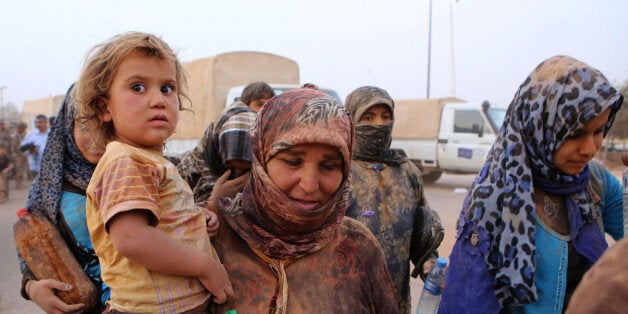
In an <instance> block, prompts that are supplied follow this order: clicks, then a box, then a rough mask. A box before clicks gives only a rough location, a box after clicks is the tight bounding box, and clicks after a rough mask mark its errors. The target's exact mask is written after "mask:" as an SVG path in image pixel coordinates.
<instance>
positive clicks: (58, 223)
mask: <svg viewBox="0 0 628 314" xmlns="http://www.w3.org/2000/svg"><path fill="white" fill-rule="evenodd" d="M72 87H73V86H71V87H70V89H69V90H68V92H67V94H66V97H65V99H64V100H63V104H62V105H61V108H60V110H59V113H58V114H57V117H56V119H55V122H54V124H53V125H52V127H51V129H50V134H49V136H48V142H47V143H46V150H45V152H44V155H43V159H42V170H41V171H40V172H39V174H38V175H37V176H36V177H35V180H34V181H33V184H32V185H31V187H30V190H29V192H28V199H27V201H26V207H27V208H28V209H29V210H30V211H31V212H33V213H34V212H42V213H44V214H45V215H46V217H48V219H49V220H50V221H51V222H52V223H53V224H54V225H55V227H56V228H57V229H58V230H59V232H60V233H61V235H62V236H63V238H64V239H65V241H66V243H68V245H69V247H70V249H71V250H72V252H73V253H74V255H75V256H76V257H77V260H78V261H79V263H80V264H81V266H82V267H83V269H84V270H87V269H95V268H98V267H99V266H98V257H97V256H96V253H95V252H94V250H93V248H92V246H91V243H89V244H88V243H81V242H78V241H77V240H76V239H75V237H74V234H73V233H74V232H75V228H77V227H76V226H74V227H73V226H68V224H67V222H66V221H65V219H64V217H63V214H62V209H61V204H62V198H63V194H64V189H65V188H66V186H70V185H71V186H72V189H73V190H79V191H83V192H84V191H85V189H86V188H87V184H88V183H89V179H90V178H91V176H92V173H93V171H94V168H95V167H96V165H94V164H92V163H90V162H89V161H88V160H87V159H85V157H83V154H81V152H80V151H79V149H78V147H76V144H75V142H74V123H75V121H74V119H75V117H76V114H77V113H76V107H75V106H74V102H73V101H72V100H71V98H70V94H71V90H72ZM64 182H65V183H64ZM74 210H76V211H82V212H84V211H85V207H81V208H80V209H79V208H77V209H74ZM86 226H87V222H86V221H85V220H83V221H82V227H81V226H79V227H78V228H79V229H81V228H87V227H86ZM18 257H19V255H18ZM19 260H20V270H21V271H22V273H23V274H24V275H25V276H31V275H30V269H29V268H28V265H26V263H25V262H24V260H23V259H22V258H21V257H19ZM87 273H88V275H90V278H91V279H92V281H93V282H94V284H95V285H96V287H102V280H101V279H100V276H99V275H98V274H97V272H96V271H90V272H87ZM102 288H104V287H102ZM106 291H107V289H106V288H105V289H102V290H101V293H103V294H104V293H106Z"/></svg>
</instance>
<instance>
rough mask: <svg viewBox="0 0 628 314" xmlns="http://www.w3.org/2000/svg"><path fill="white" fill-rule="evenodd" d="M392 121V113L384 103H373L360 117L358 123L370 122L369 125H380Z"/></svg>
mask: <svg viewBox="0 0 628 314" xmlns="http://www.w3.org/2000/svg"><path fill="white" fill-rule="evenodd" d="M391 122H392V113H391V112H390V109H389V108H388V106H386V105H375V106H372V107H371V108H369V109H368V110H367V111H366V112H364V113H363V114H362V116H361V117H360V121H359V122H358V125H362V124H370V125H382V124H389V123H391Z"/></svg>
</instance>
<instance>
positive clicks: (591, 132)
mask: <svg viewBox="0 0 628 314" xmlns="http://www.w3.org/2000/svg"><path fill="white" fill-rule="evenodd" d="M610 113H611V109H610V108H608V109H606V110H605V111H604V112H602V113H601V114H600V115H599V116H597V117H595V119H593V120H591V121H590V122H589V123H587V124H586V125H585V126H584V128H582V129H580V130H578V131H576V133H575V134H574V135H572V136H570V137H568V138H567V139H566V140H565V142H564V143H563V145H561V146H560V148H559V149H558V150H557V151H556V152H555V153H554V156H553V158H554V165H555V166H556V168H558V169H560V170H561V171H562V172H564V173H566V174H570V175H576V174H579V173H580V172H582V170H584V167H585V166H586V165H587V163H588V162H589V161H590V160H591V159H593V157H594V156H595V154H596V153H597V151H598V150H599V149H600V147H602V141H603V140H604V127H605V126H606V122H607V121H608V117H609V115H610Z"/></svg>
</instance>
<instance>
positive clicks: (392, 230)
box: [345, 86, 444, 313]
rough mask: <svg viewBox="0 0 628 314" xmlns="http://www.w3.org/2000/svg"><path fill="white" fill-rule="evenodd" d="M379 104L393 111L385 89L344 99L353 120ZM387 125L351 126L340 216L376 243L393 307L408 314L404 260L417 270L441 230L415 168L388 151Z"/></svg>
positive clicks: (362, 91) (367, 88) (364, 91)
mask: <svg viewBox="0 0 628 314" xmlns="http://www.w3.org/2000/svg"><path fill="white" fill-rule="evenodd" d="M379 104H384V105H386V106H388V108H389V109H390V111H391V113H392V112H393V110H394V109H393V108H394V103H393V100H392V99H391V98H390V96H389V95H388V93H387V92H386V91H384V90H382V89H380V88H378V87H372V86H364V87H360V88H358V89H356V90H355V91H353V92H351V94H349V96H348V97H347V101H346V102H345V105H346V107H347V109H348V110H349V112H350V113H351V117H352V119H353V122H354V123H355V124H358V123H359V121H360V118H361V117H362V115H363V114H364V113H365V112H366V111H367V110H368V109H369V108H371V107H373V106H375V105H379ZM392 128H393V123H389V124H387V125H366V124H364V125H357V126H356V128H355V129H356V131H355V138H356V147H355V155H354V159H356V161H354V162H353V164H352V166H351V178H352V185H351V194H350V197H349V206H348V208H347V212H346V215H347V216H349V217H352V218H355V219H357V220H358V221H360V222H362V223H363V224H364V225H366V227H367V228H368V229H369V230H370V231H371V232H372V233H373V234H374V235H375V237H376V238H377V240H378V241H379V243H380V244H381V246H382V249H383V250H384V255H385V256H386V264H387V266H388V271H389V272H390V275H391V277H392V280H393V282H394V283H395V288H396V289H395V290H396V296H397V301H398V302H399V310H400V312H401V313H409V312H410V263H409V262H410V261H412V262H413V263H414V265H415V267H418V268H421V269H422V267H423V262H425V260H426V259H427V258H428V257H430V256H433V255H434V254H436V252H435V250H436V248H438V246H439V245H440V242H441V241H442V239H443V236H444V232H443V227H442V225H441V223H440V219H439V218H438V214H436V213H435V212H433V211H432V210H430V208H429V205H428V204H427V200H426V199H425V195H424V194H423V184H422V183H421V176H420V172H419V169H418V168H417V167H416V166H415V165H414V164H413V163H412V162H411V161H409V160H407V159H406V158H403V157H401V156H399V155H398V154H397V153H396V152H395V151H392V150H390V143H391V139H392V135H391V134H392ZM374 162H376V163H374ZM421 273H422V272H421Z"/></svg>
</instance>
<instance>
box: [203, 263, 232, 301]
mask: <svg viewBox="0 0 628 314" xmlns="http://www.w3.org/2000/svg"><path fill="white" fill-rule="evenodd" d="M216 263H217V264H218V265H217V266H218V267H213V269H212V270H210V271H208V272H207V274H206V275H205V276H201V277H199V278H198V279H199V280H200V281H201V283H202V284H203V286H205V288H207V290H209V292H211V293H212V295H213V296H214V297H213V301H214V302H215V303H217V304H223V303H225V302H226V301H227V298H231V297H233V287H232V286H231V282H230V281H229V276H228V275H227V271H226V270H225V267H224V266H222V264H220V263H218V261H216Z"/></svg>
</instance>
